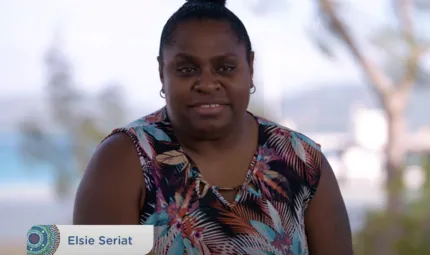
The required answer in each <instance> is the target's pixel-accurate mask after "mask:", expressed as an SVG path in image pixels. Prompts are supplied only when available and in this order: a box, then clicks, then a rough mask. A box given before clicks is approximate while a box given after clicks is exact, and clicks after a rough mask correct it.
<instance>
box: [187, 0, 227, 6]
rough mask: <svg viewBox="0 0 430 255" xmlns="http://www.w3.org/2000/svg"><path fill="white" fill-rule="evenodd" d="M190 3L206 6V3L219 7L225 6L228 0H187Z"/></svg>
mask: <svg viewBox="0 0 430 255" xmlns="http://www.w3.org/2000/svg"><path fill="white" fill-rule="evenodd" d="M186 1H187V2H188V3H200V4H206V3H212V4H217V5H222V6H225V4H226V2H227V0H186Z"/></svg>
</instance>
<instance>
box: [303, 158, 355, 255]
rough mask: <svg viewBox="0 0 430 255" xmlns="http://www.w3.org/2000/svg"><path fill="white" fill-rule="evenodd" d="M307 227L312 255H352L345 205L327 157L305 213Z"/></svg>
mask: <svg viewBox="0 0 430 255" xmlns="http://www.w3.org/2000/svg"><path fill="white" fill-rule="evenodd" d="M305 227H306V234H307V239H308V245H309V250H310V254H312V255H325V254H331V255H352V254H353V250H352V237H351V228H350V224H349V219H348V214H347V211H346V207H345V203H344V201H343V198H342V195H341V193H340V189H339V185H338V183H337V180H336V177H335V175H334V173H333V170H332V168H331V166H330V164H329V163H328V161H327V159H326V158H325V157H324V156H322V163H321V176H320V181H319V185H318V189H317V191H316V193H315V196H314V197H313V199H312V200H311V201H310V203H309V206H308V207H307V209H306V211H305Z"/></svg>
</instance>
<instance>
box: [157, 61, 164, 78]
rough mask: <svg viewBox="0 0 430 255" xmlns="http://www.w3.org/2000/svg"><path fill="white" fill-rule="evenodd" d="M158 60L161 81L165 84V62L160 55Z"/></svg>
mask: <svg viewBox="0 0 430 255" xmlns="http://www.w3.org/2000/svg"><path fill="white" fill-rule="evenodd" d="M157 62H158V74H159V76H160V81H161V83H162V84H164V71H163V69H164V63H163V59H162V58H161V57H160V56H158V57H157Z"/></svg>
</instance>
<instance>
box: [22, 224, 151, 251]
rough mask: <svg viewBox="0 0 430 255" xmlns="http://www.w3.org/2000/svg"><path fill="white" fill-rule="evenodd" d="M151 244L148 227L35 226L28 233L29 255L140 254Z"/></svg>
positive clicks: (149, 248) (148, 249)
mask: <svg viewBox="0 0 430 255" xmlns="http://www.w3.org/2000/svg"><path fill="white" fill-rule="evenodd" d="M153 245H154V227H153V226H150V225H112V226H100V225H36V226H33V227H32V228H31V229H30V230H29V231H28V233H27V254H30V255H42V254H55V255H84V254H85V255H93V254H94V255H95V254H97V255H98V254H100V255H102V254H106V255H110V254H112V255H114V254H115V255H118V254H121V255H142V254H148V253H150V252H151V250H152V246H153Z"/></svg>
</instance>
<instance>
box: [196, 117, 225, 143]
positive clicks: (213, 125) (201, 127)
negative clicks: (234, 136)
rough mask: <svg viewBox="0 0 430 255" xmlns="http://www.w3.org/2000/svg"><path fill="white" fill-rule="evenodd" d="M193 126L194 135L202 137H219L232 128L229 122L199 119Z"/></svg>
mask: <svg viewBox="0 0 430 255" xmlns="http://www.w3.org/2000/svg"><path fill="white" fill-rule="evenodd" d="M192 126H193V128H192V129H191V130H192V133H193V135H196V136H199V137H201V138H202V139H217V138H219V137H220V136H223V135H224V134H225V133H227V132H228V131H229V130H230V128H229V127H230V125H228V123H225V122H220V121H199V123H194V125H192Z"/></svg>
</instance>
